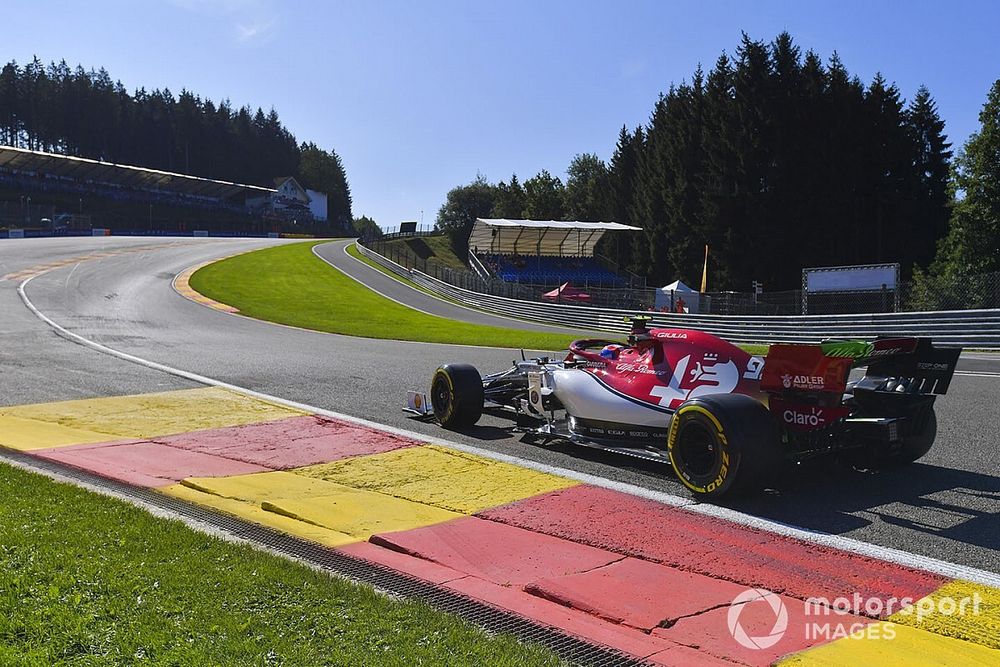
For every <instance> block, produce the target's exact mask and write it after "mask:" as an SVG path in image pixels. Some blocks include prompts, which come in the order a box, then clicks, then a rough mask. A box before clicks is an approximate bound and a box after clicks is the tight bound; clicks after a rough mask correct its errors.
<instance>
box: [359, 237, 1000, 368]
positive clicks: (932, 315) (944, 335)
mask: <svg viewBox="0 0 1000 667" xmlns="http://www.w3.org/2000/svg"><path fill="white" fill-rule="evenodd" d="M358 250H359V251H360V252H361V254H363V255H364V256H366V257H368V258H369V259H371V260H372V261H374V262H376V263H377V264H379V265H380V266H383V267H385V268H386V269H388V270H390V271H392V272H393V273H395V274H397V275H399V276H402V277H405V278H409V279H410V280H412V281H413V282H415V283H416V284H418V285H420V286H421V287H424V288H425V289H428V290H430V291H431V292H434V293H435V294H438V295H441V296H444V297H447V298H449V299H452V300H454V301H458V302H459V303H462V304H465V305H467V306H470V307H473V308H478V309H480V310H484V311H487V312H490V313H494V314H498V315H506V316H508V317H514V318H517V319H522V320H530V321H533V322H542V323H545V324H553V325H558V326H565V327H569V328H574V329H581V330H584V331H604V332H608V333H616V334H624V333H626V332H627V330H628V325H627V324H625V322H624V318H625V317H626V316H629V315H648V316H650V317H651V318H652V322H651V324H652V325H654V326H662V327H680V328H691V329H700V330H702V331H707V332H709V333H713V334H715V335H718V336H721V337H723V338H725V339H727V340H730V341H733V342H738V343H812V342H818V341H820V340H823V339H824V338H846V337H851V338H874V337H876V336H929V337H931V338H933V339H934V341H935V343H938V344H941V345H949V346H963V347H967V348H998V349H1000V309H996V308H994V309H986V310H949V311H936V312H912V313H873V314H860V315H757V316H749V315H746V316H745V315H690V314H674V313H658V312H644V311H640V310H624V309H610V308H594V307H590V306H578V305H570V304H558V303H538V302H532V301H524V300H520V299H511V298H507V297H503V296H494V295H490V294H483V293H481V292H475V291H472V290H467V289H463V288H461V287H456V286H454V285H450V284H448V283H446V282H444V281H443V280H439V279H438V278H435V277H433V276H430V275H427V274H426V273H423V272H421V271H418V270H416V269H408V268H406V267H403V266H400V265H399V264H396V263H395V262H393V261H392V260H390V259H387V258H386V257H383V256H382V255H380V254H378V253H376V252H374V251H372V250H371V249H369V248H366V247H364V246H362V245H361V244H358Z"/></svg>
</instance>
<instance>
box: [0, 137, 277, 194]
mask: <svg viewBox="0 0 1000 667" xmlns="http://www.w3.org/2000/svg"><path fill="white" fill-rule="evenodd" d="M0 167H4V168H7V169H11V170H16V171H21V172H25V171H29V172H38V173H43V174H52V175H54V176H65V177H68V178H74V179H77V180H82V181H94V182H99V183H110V184H113V185H120V186H122V187H131V188H144V189H149V190H161V191H166V192H176V193H179V194H185V195H197V196H199V197H213V198H218V199H229V198H231V197H235V196H237V195H244V196H245V195H250V196H263V195H268V194H270V193H272V192H274V189H273V188H262V187H260V186H257V185H245V184H241V183H230V182H228V181H217V180H215V179H211V178H201V177H199V176H189V175H187V174H176V173H173V172H169V171H159V170H158V169H146V168H144V167H133V166H131V165H125V164H114V163H112V162H101V161H100V160H91V159H89V158H82V157H72V156H69V155H57V154H55V153H43V152H41V151H29V150H25V149H23V148H14V147H13V146H0Z"/></svg>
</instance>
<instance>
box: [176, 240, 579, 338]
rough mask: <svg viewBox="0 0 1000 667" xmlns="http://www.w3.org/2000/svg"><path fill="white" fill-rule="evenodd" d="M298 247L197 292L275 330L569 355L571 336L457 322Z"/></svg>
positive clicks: (227, 267)
mask: <svg viewBox="0 0 1000 667" xmlns="http://www.w3.org/2000/svg"><path fill="white" fill-rule="evenodd" d="M314 245H316V243H294V244H289V245H283V246H276V247H273V248H265V249H264V250H257V251H254V252H250V253H246V254H243V255H238V256H236V257H231V258H229V259H224V260H222V261H220V262H216V263H214V264H210V265H208V266H206V267H204V268H202V269H199V270H198V271H196V272H195V274H194V275H193V276H191V287H193V288H194V289H195V290H197V291H198V292H201V293H202V294H204V295H206V296H208V297H210V298H212V299H215V300H217V301H221V302H222V303H225V304H228V305H230V306H235V307H236V308H239V309H240V312H241V313H242V314H243V315H247V316H249V317H255V318H258V319H261V320H268V321H270V322H279V323H282V324H290V325H293V326H298V327H304V328H306V329H315V330H317V331H327V332H331V333H339V334H346V335H349V336H365V337H368V338H386V339H392V340H412V341H425V342H430V343H459V344H465V345H480V346H489V347H509V348H521V347H523V348H528V349H533V350H564V349H566V346H567V345H569V343H570V341H572V340H573V336H567V335H563V334H550V333H542V332H535V331H524V330H519V329H506V328H501V327H489V326H481V325H476V324H468V323H465V322H456V321H454V320H449V319H446V318H443V317H435V316H432V315H426V314H424V313H421V312H418V311H416V310H413V309H412V308H407V307H406V306H403V305H400V304H398V303H396V302H395V301H391V300H389V299H386V298H385V297H383V296H379V295H378V294H376V293H375V292H372V291H371V290H369V289H368V288H367V287H365V286H363V285H361V284H360V283H358V282H356V281H355V280H352V279H351V278H348V277H347V276H345V275H344V274H342V273H341V272H340V271H338V270H336V269H334V268H333V267H331V266H330V265H328V264H327V263H326V262H324V261H322V260H321V259H319V258H318V257H316V256H315V255H314V254H313V253H312V247H313V246H314Z"/></svg>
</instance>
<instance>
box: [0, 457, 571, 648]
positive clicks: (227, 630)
mask: <svg viewBox="0 0 1000 667" xmlns="http://www.w3.org/2000/svg"><path fill="white" fill-rule="evenodd" d="M0 498H3V502H2V503H0V664H2V665H11V666H13V665H70V664H71V665H374V664H379V665H414V664H421V665H454V664H468V665H481V664H507V665H553V664H558V662H559V661H558V659H557V658H556V657H555V656H554V655H553V654H551V653H548V652H547V651H545V650H544V649H541V648H539V647H537V646H529V645H524V644H521V643H520V642H518V641H517V640H516V639H514V638H513V637H510V636H491V635H487V634H486V633H484V632H482V631H480V630H479V629H477V628H475V627H473V626H471V625H469V624H466V623H464V622H463V621H461V620H459V619H458V618H456V617H453V616H450V615H448V614H444V613H441V612H438V611H435V610H434V609H431V608H430V607H428V606H427V605H424V604H421V603H416V602H407V601H399V600H392V599H389V598H387V597H385V596H382V595H380V594H378V593H376V592H375V591H374V590H372V589H371V588H369V587H367V586H363V585H360V584H355V583H351V582H348V581H345V580H341V579H337V578H333V577H331V576H328V575H325V574H322V573H319V572H316V571H314V570H311V569H309V568H307V567H305V566H302V565H299V564H297V563H293V562H291V561H287V560H284V559H282V558H279V557H277V556H272V555H270V554H266V553H263V552H260V551H257V550H255V549H252V548H250V547H248V546H245V545H236V544H232V543H229V542H225V541H223V540H220V539H217V538H213V537H209V536H207V535H203V534H201V533H197V532H195V531H193V530H190V529H189V528H187V527H186V526H184V525H183V524H181V523H180V522H178V521H170V520H165V519H160V518H156V517H154V516H152V515H150V514H148V513H146V512H145V511H143V510H140V509H139V508H137V507H134V506H132V505H129V504H128V503H125V502H122V501H118V500H114V499H110V498H106V497H103V496H99V495H97V494H94V493H90V492H88V491H84V490H83V489H80V488H77V487H74V486H71V485H68V484H59V483H55V482H53V481H51V480H49V479H47V478H45V477H42V476H40V475H36V474H32V473H28V472H24V471H22V470H18V469H16V468H12V467H10V466H7V465H0Z"/></svg>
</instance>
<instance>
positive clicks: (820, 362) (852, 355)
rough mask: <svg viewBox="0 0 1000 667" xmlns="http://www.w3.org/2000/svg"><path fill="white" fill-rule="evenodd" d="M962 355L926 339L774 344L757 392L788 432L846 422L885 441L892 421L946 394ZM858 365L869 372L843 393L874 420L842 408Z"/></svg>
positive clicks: (769, 351)
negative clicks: (863, 425) (878, 430)
mask: <svg viewBox="0 0 1000 667" xmlns="http://www.w3.org/2000/svg"><path fill="white" fill-rule="evenodd" d="M960 353H961V349H942V348H936V347H934V345H933V344H932V343H931V341H930V340H929V339H926V338H879V339H877V340H875V341H872V342H868V341H852V340H828V341H824V342H822V343H816V344H791V345H772V346H771V347H770V348H769V350H768V354H767V357H766V359H765V362H764V371H763V373H762V375H761V381H760V387H761V390H762V391H764V392H765V393H767V394H768V397H769V398H768V407H769V409H770V410H771V412H772V413H774V414H775V415H777V416H778V417H779V418H780V419H782V420H783V421H784V423H785V425H786V426H787V427H788V428H790V429H794V430H799V431H813V430H817V429H822V428H824V427H826V426H827V425H830V424H832V423H834V422H836V421H837V420H840V419H844V418H846V419H847V421H852V420H853V421H866V422H871V423H870V424H869V426H872V427H876V426H877V427H882V426H885V427H886V428H887V431H886V433H888V434H890V435H891V434H892V433H895V431H894V430H893V429H895V428H896V427H895V426H894V425H893V424H895V422H896V418H898V417H902V416H907V415H909V416H910V417H911V418H912V417H914V415H915V414H916V413H917V412H919V411H920V410H921V409H922V407H921V406H923V408H928V407H929V406H930V405H932V404H933V402H934V397H935V396H936V395H941V394H944V393H946V392H947V391H948V386H949V384H950V383H951V378H952V375H953V374H954V372H955V366H956V364H957V363H958V356H959V354H960ZM860 366H866V367H867V369H866V372H865V376H864V377H863V378H861V379H860V380H859V381H857V382H854V383H851V385H850V386H851V388H850V390H849V391H850V393H851V395H852V396H853V398H854V401H855V403H854V405H856V406H860V407H861V408H863V409H864V410H865V411H866V412H868V413H869V414H870V415H872V414H873V415H875V416H876V417H877V418H875V419H871V418H859V417H857V415H855V416H851V417H848V415H849V413H851V410H850V409H849V408H848V407H847V406H846V405H845V404H844V402H843V401H844V396H845V393H847V392H848V380H849V377H850V373H851V370H852V369H853V368H856V367H860ZM925 412H926V410H925ZM886 437H890V436H886Z"/></svg>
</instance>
